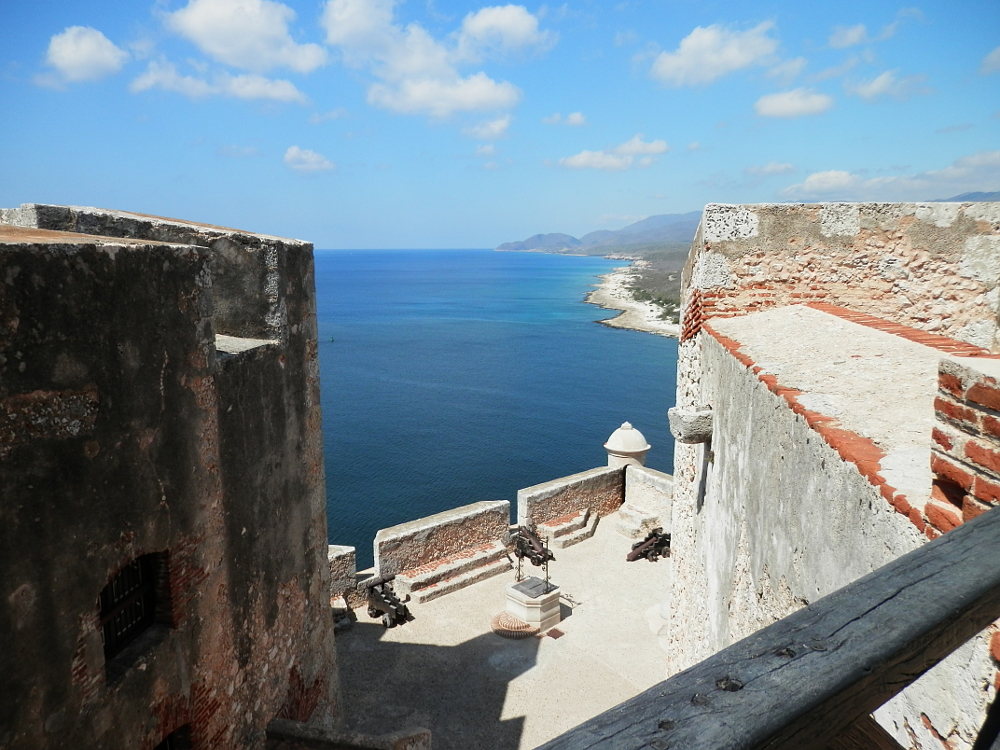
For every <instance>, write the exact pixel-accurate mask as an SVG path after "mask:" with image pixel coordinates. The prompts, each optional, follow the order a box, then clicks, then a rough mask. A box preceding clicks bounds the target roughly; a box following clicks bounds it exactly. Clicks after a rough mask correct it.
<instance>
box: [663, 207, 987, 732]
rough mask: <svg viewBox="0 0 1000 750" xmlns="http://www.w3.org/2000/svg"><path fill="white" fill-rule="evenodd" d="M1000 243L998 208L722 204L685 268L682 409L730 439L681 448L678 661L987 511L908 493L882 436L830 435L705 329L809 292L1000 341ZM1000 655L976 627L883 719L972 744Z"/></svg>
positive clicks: (870, 312)
mask: <svg viewBox="0 0 1000 750" xmlns="http://www.w3.org/2000/svg"><path fill="white" fill-rule="evenodd" d="M998 250H1000V205H998V204H825V205H804V206H803V205H762V206H722V205H710V206H708V207H706V209H705V214H704V216H703V220H702V224H701V226H700V227H699V230H698V233H697V235H696V237H695V241H694V244H693V246H692V251H691V255H690V257H689V260H688V265H687V267H686V268H685V271H684V274H683V286H682V299H683V331H682V336H681V343H680V346H679V354H678V375H677V405H678V406H682V407H685V408H689V409H697V408H699V407H701V406H703V405H709V406H712V407H713V410H714V420H715V433H714V435H713V439H712V441H711V442H710V443H708V444H703V445H684V444H680V443H678V444H677V446H676V448H675V457H674V477H675V488H674V500H673V545H672V554H673V575H674V577H675V578H674V581H673V583H672V599H671V608H672V613H673V616H672V619H671V625H670V638H671V640H672V644H671V648H670V653H671V654H672V655H673V656H674V658H673V659H672V661H671V662H670V665H669V671H670V672H671V673H673V672H676V671H678V670H679V669H682V668H684V667H686V666H688V665H690V664H691V663H693V662H694V661H697V660H699V659H701V658H704V657H705V656H707V655H708V654H709V653H712V652H714V651H715V650H717V649H718V648H721V647H722V646H724V645H727V644H728V643H730V642H732V641H733V640H736V639H738V638H740V637H742V636H743V635H746V634H747V633H749V632H752V631H753V630H755V629H757V628H759V627H761V626H763V625H767V624H769V623H770V622H773V621H774V620H775V619H778V618H780V617H782V616H784V615H786V614H788V613H790V612H791V611H793V610H794V609H795V608H797V607H799V606H802V605H803V604H804V603H805V602H808V601H812V600H813V599H815V598H816V597H817V596H820V595H822V594H825V593H828V592H829V591H831V590H833V589H834V588H837V587H839V586H841V585H843V584H845V583H848V582H849V581H851V580H853V579H855V578H857V577H858V576H860V575H862V574H864V573H867V572H869V571H870V570H873V569H874V568H876V567H878V566H879V565H881V564H883V563H884V562H887V561H888V560H890V559H892V558H894V557H896V556H898V555H899V554H902V553H903V552H905V551H907V550H909V549H912V548H914V547H915V546H916V545H918V544H920V543H922V541H923V540H925V539H926V538H928V537H930V538H933V537H934V536H935V535H936V534H937V533H939V531H943V530H946V528H945V527H947V526H948V524H949V523H955V522H956V519H957V518H959V517H960V516H961V514H962V513H965V512H973V513H974V512H976V511H977V510H979V509H981V506H980V505H977V504H975V503H970V502H966V501H964V500H963V499H962V498H959V500H958V502H959V504H961V503H963V502H965V504H966V505H967V506H968V508H961V509H960V508H959V506H957V505H956V504H955V501H954V499H952V500H947V499H946V502H947V503H950V505H951V508H950V510H951V512H950V513H949V512H948V511H949V507H948V505H947V504H945V503H943V502H940V501H941V498H937V500H932V501H931V502H929V503H927V505H926V507H925V506H924V505H923V500H922V499H920V498H909V499H908V498H907V497H906V496H905V495H904V494H903V493H901V492H900V491H899V490H898V489H896V488H894V487H891V486H889V483H888V482H886V480H885V478H884V476H882V475H881V474H879V471H880V469H879V460H880V455H881V454H879V452H878V451H877V449H876V447H875V446H874V444H872V443H871V441H870V440H865V439H860V438H859V436H854V438H859V439H857V440H855V439H854V438H851V436H850V435H847V434H846V433H845V431H843V430H831V431H830V434H829V435H825V434H823V428H822V421H823V420H822V419H821V418H820V417H821V415H816V414H814V413H811V412H809V411H808V409H805V408H803V407H802V406H801V405H797V404H795V403H793V402H794V400H795V399H794V398H793V397H792V396H791V395H790V393H788V389H787V388H783V387H782V386H781V385H780V384H779V383H778V382H777V381H776V380H775V378H774V377H773V376H772V375H768V374H767V373H766V369H764V368H761V367H755V366H753V363H750V364H748V363H747V362H746V361H743V360H742V359H741V358H740V357H739V355H738V354H737V353H736V352H734V351H732V350H729V351H727V348H726V346H725V345H724V344H726V342H725V339H724V338H723V337H718V336H717V335H714V334H713V335H714V336H715V337H713V335H710V334H709V330H710V329H709V328H708V327H706V324H710V323H711V320H712V318H719V317H731V316H735V315H743V314H746V313H750V312H754V311H757V310H761V309H765V308H768V307H776V306H784V305H789V304H799V303H806V304H810V305H811V306H815V307H817V308H819V309H821V310H823V311H824V312H827V313H830V314H833V315H838V316H840V317H843V318H846V319H848V320H852V321H853V322H858V323H861V324H863V325H868V326H871V327H873V328H878V329H879V330H884V331H886V332H889V333H893V334H895V335H901V336H904V337H906V338H909V339H910V340H912V341H917V342H918V343H921V344H924V345H925V346H929V347H932V348H937V349H939V350H941V351H942V352H945V353H950V354H957V355H960V356H977V355H982V354H988V352H989V351H993V352H997V351H1000V346H998V337H997V314H998V302H1000V293H998V281H1000V260H998V259H1000V252H998ZM903 326H907V327H911V328H907V329H906V330H905V331H904V330H902V329H903ZM913 329H917V330H913ZM789 335H794V333H793V332H790V333H789ZM945 337H950V338H945ZM963 342H965V343H963ZM979 347H984V348H985V350H986V351H983V350H982V349H980V348H979ZM888 386H889V384H888V383H887V387H888ZM951 406H955V407H958V406H969V405H968V404H959V403H957V402H956V403H955V404H953V405H951ZM834 432H837V433H838V434H837V435H834V434H833V433H834ZM839 433H845V434H839ZM852 440H853V441H854V442H852ZM939 447H942V448H943V445H942V446H939ZM998 476H1000V475H998ZM910 499H913V500H914V503H913V504H911V503H910ZM982 499H983V498H978V499H977V502H978V500H982ZM918 500H919V502H917V501H918ZM692 634H697V635H696V636H692ZM997 655H1000V646H998V648H997ZM993 666H994V663H993V661H991V659H990V656H989V650H988V644H987V643H986V640H985V637H980V638H977V639H975V640H973V641H972V642H970V643H968V644H966V645H965V646H963V647H962V648H961V649H959V651H958V652H956V653H955V654H954V655H953V656H952V657H951V658H949V659H948V660H946V661H945V662H944V663H942V664H941V665H939V666H938V667H937V668H936V669H935V670H933V671H932V672H931V673H929V674H928V675H926V676H925V677H924V678H923V679H921V680H920V681H918V682H917V683H916V684H915V685H914V686H912V687H911V688H910V689H908V690H907V691H906V692H905V693H904V694H903V695H901V696H899V697H898V698H897V699H895V700H894V701H891V702H890V703H889V704H887V705H886V706H885V707H883V708H882V709H881V710H880V711H879V712H878V718H879V720H880V722H881V723H882V725H883V726H885V727H887V728H889V729H890V730H891V731H893V732H894V734H895V736H896V738H897V740H899V741H900V742H901V743H902V744H904V746H906V747H919V746H921V745H920V744H919V743H924V744H923V746H924V747H928V746H932V745H933V746H936V744H937V743H938V739H936V737H938V736H940V737H942V738H944V739H947V740H949V741H950V742H951V743H952V745H953V746H954V747H955V748H959V747H961V748H967V747H969V746H970V744H969V738H970V737H971V736H972V734H971V733H974V731H975V729H976V728H977V726H978V723H981V720H982V716H983V711H984V707H985V705H986V701H987V700H988V699H991V698H992V696H993V692H994V691H993V687H992V686H989V685H987V684H986V683H985V681H984V678H983V675H990V674H992V673H993V672H992V670H993Z"/></svg>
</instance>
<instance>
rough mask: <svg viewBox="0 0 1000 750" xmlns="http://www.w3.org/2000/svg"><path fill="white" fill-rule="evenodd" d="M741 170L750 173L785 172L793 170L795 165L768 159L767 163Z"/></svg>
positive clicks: (769, 173)
mask: <svg viewBox="0 0 1000 750" xmlns="http://www.w3.org/2000/svg"><path fill="white" fill-rule="evenodd" d="M743 171H744V172H746V173H747V174H752V175H772V174H787V173H788V172H794V171H795V165H794V164H789V163H788V162H776V161H769V162H768V163H767V164H762V165H759V166H756V165H755V166H751V167H747V168H746V169H744V170H743Z"/></svg>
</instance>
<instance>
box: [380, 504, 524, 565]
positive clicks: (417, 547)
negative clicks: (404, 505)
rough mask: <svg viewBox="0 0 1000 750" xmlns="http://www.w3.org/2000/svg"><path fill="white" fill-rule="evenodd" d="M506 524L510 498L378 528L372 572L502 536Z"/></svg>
mask: <svg viewBox="0 0 1000 750" xmlns="http://www.w3.org/2000/svg"><path fill="white" fill-rule="evenodd" d="M509 527H510V502H509V501H507V500H495V501H486V502H479V503H472V504H471V505H463V506H461V507H459V508H453V509H452V510H447V511H444V512H443V513H435V514H434V515H433V516H427V517H426V518H418V519H417V520H415V521H409V522H408V523H401V524H399V525H398V526H391V527H390V528H388V529H382V530H380V531H379V532H378V534H376V535H375V543H374V546H375V575H376V576H388V575H396V574H398V573H401V572H402V571H404V570H412V569H413V568H418V567H420V566H422V565H427V564H430V563H433V562H436V561H438V560H441V559H443V558H446V557H450V556H452V555H455V554H457V553H459V552H462V551H464V550H467V549H469V548H471V547H478V546H480V545H484V544H489V543H491V542H496V541H499V540H502V539H503V537H504V535H505V534H506V533H507V531H508V529H509Z"/></svg>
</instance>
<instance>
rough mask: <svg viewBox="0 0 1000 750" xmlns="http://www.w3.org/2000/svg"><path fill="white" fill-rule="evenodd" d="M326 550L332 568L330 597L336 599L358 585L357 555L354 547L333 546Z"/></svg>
mask: <svg viewBox="0 0 1000 750" xmlns="http://www.w3.org/2000/svg"><path fill="white" fill-rule="evenodd" d="M326 549H327V553H326V560H327V563H328V564H329V566H330V597H331V598H332V599H335V598H337V597H340V596H344V595H345V594H344V592H346V591H348V590H349V589H353V588H354V587H355V586H356V585H357V580H358V563H357V555H356V554H355V549H354V547H347V546H344V545H339V544H331V545H329V546H328V547H327V548H326Z"/></svg>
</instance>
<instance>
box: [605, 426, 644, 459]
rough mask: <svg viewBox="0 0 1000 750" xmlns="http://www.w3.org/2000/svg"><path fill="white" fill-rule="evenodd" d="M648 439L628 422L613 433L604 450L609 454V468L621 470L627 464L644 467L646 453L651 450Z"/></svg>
mask: <svg viewBox="0 0 1000 750" xmlns="http://www.w3.org/2000/svg"><path fill="white" fill-rule="evenodd" d="M650 447H651V446H650V445H649V444H648V443H647V442H646V438H644V437H643V436H642V433H641V432H639V431H638V430H637V429H635V428H634V427H633V426H632V425H631V424H629V423H628V422H623V423H622V426H621V427H619V428H618V429H617V430H615V431H614V432H612V433H611V437H609V438H608V442H606V443H605V444H604V449H605V450H606V451H607V452H608V466H613V467H614V468H616V469H617V468H621V467H622V466H626V465H627V464H635V465H636V466H643V465H644V464H645V463H646V453H647V452H648V451H649V449H650Z"/></svg>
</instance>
